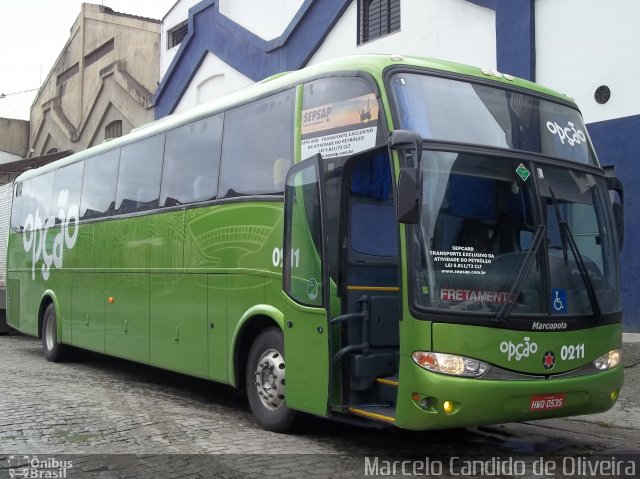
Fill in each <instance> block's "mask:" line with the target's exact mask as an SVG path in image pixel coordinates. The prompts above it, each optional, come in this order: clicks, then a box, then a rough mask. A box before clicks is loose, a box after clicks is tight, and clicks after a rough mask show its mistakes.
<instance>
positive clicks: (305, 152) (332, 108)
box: [301, 93, 378, 158]
mask: <svg viewBox="0 0 640 479" xmlns="http://www.w3.org/2000/svg"><path fill="white" fill-rule="evenodd" d="M377 122H378V100H377V98H376V96H375V94H373V93H370V94H368V95H362V96H359V97H356V98H350V99H348V100H343V101H339V102H335V103H331V104H328V105H322V106H319V107H316V108H309V109H307V110H303V111H302V143H301V146H302V158H308V157H310V156H312V155H314V154H316V153H320V154H321V155H322V157H323V158H334V157H338V156H347V155H353V154H355V153H358V152H360V151H364V150H367V149H369V148H373V147H374V146H376V137H377V133H378V128H377Z"/></svg>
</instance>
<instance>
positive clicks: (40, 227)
mask: <svg viewBox="0 0 640 479" xmlns="http://www.w3.org/2000/svg"><path fill="white" fill-rule="evenodd" d="M68 197H69V191H68V190H62V191H61V192H60V194H59V195H58V208H60V209H59V210H58V219H59V220H60V231H59V233H58V234H57V235H56V236H55V238H54V239H53V245H52V247H51V251H47V233H48V232H49V230H50V229H51V228H52V227H53V226H54V225H55V224H56V217H55V216H53V215H52V216H49V217H48V218H45V219H44V221H43V219H42V218H40V209H36V211H35V214H31V213H29V215H28V216H27V218H26V220H25V222H24V234H23V235H22V244H23V246H24V250H25V251H29V250H30V251H31V258H32V263H31V279H36V264H37V263H38V261H40V259H41V258H42V267H41V268H40V269H41V271H42V279H44V280H45V281H47V280H48V279H49V273H50V270H51V266H52V265H53V266H54V267H56V268H58V269H60V268H62V260H63V256H64V247H65V245H66V247H67V248H68V249H71V248H73V246H74V245H75V244H76V240H77V239H78V216H79V214H80V210H79V208H78V205H76V204H73V205H70V206H69V207H68V208H67V209H65V207H66V205H67V200H68Z"/></svg>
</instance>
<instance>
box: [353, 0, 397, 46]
mask: <svg viewBox="0 0 640 479" xmlns="http://www.w3.org/2000/svg"><path fill="white" fill-rule="evenodd" d="M398 30H400V0H358V45H361V44H363V43H366V42H369V41H371V40H375V39H376V38H380V37H382V36H384V35H387V34H389V33H393V32H396V31H398Z"/></svg>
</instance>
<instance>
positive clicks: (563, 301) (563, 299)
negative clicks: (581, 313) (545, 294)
mask: <svg viewBox="0 0 640 479" xmlns="http://www.w3.org/2000/svg"><path fill="white" fill-rule="evenodd" d="M566 312H567V290H566V289H562V288H554V289H552V290H551V313H552V314H564V313H566Z"/></svg>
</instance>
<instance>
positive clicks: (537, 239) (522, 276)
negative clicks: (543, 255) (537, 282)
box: [493, 225, 547, 322]
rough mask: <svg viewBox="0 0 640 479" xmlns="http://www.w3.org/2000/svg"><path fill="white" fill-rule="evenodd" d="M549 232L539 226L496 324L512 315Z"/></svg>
mask: <svg viewBox="0 0 640 479" xmlns="http://www.w3.org/2000/svg"><path fill="white" fill-rule="evenodd" d="M546 230H547V227H546V226H542V225H539V226H538V228H537V229H536V234H535V235H534V237H533V241H532V242H531V248H529V251H527V255H526V256H525V257H524V261H523V262H522V266H521V267H520V270H519V271H518V274H517V275H516V280H515V281H514V282H513V287H512V288H511V291H510V292H509V296H508V297H507V300H506V301H505V303H504V304H503V305H502V308H500V311H498V314H497V315H496V317H495V318H493V321H495V322H503V321H504V320H505V319H506V317H507V316H509V314H511V310H512V309H513V306H514V305H515V303H516V299H517V298H518V296H519V295H520V293H521V292H522V288H524V282H525V280H526V279H527V276H528V275H529V270H530V269H531V265H532V264H533V260H534V258H535V256H536V254H537V252H538V249H539V248H540V244H541V243H542V238H543V237H544V232H545V231H546Z"/></svg>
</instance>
